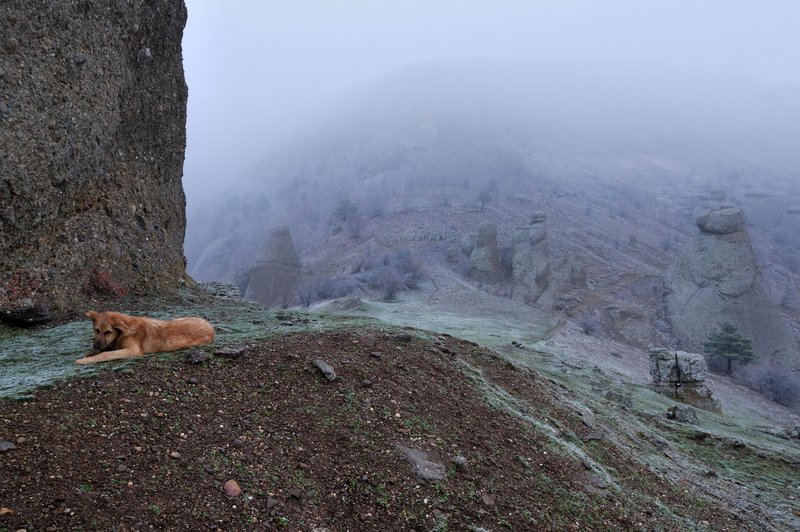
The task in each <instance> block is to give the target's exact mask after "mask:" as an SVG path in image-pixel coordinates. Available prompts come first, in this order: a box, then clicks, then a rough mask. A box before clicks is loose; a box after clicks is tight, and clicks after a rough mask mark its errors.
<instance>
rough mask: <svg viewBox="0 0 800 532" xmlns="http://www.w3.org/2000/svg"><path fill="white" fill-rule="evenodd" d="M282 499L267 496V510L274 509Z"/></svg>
mask: <svg viewBox="0 0 800 532" xmlns="http://www.w3.org/2000/svg"><path fill="white" fill-rule="evenodd" d="M279 502H280V501H279V500H278V499H276V498H274V497H267V510H272V509H273V508H275V507H276V506H278V503H279Z"/></svg>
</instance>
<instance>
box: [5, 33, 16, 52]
mask: <svg viewBox="0 0 800 532" xmlns="http://www.w3.org/2000/svg"><path fill="white" fill-rule="evenodd" d="M17 48H19V41H18V40H16V39H15V38H14V37H9V38H8V39H6V53H8V54H15V53H17Z"/></svg>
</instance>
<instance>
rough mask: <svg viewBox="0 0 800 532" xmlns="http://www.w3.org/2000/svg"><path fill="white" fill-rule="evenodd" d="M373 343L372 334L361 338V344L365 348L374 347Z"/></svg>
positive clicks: (373, 336)
mask: <svg viewBox="0 0 800 532" xmlns="http://www.w3.org/2000/svg"><path fill="white" fill-rule="evenodd" d="M375 341H376V340H375V335H374V334H368V335H366V336H364V337H363V338H361V343H362V344H363V345H365V346H367V347H372V346H374V345H375Z"/></svg>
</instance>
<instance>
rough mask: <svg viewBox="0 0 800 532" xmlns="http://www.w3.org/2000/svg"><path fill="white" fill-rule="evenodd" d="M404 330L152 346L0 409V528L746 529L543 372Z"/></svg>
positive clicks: (740, 515) (737, 515)
mask: <svg viewBox="0 0 800 532" xmlns="http://www.w3.org/2000/svg"><path fill="white" fill-rule="evenodd" d="M418 334H419V333H417V332H414V331H408V330H403V329H391V330H381V329H373V330H365V329H353V330H340V331H333V332H325V333H316V334H314V333H305V332H304V333H295V334H288V335H285V336H281V335H276V336H274V337H272V338H270V339H267V340H263V341H260V342H259V343H257V344H254V345H249V346H247V347H246V349H245V350H244V353H243V354H241V356H238V357H236V358H221V357H213V358H211V359H210V360H208V361H207V362H204V363H200V364H193V363H190V362H189V361H188V360H184V359H183V358H181V357H179V356H175V355H164V356H150V357H146V358H144V359H142V360H141V361H138V362H137V363H135V364H133V365H128V366H124V369H122V370H121V371H110V370H108V369H105V370H104V371H101V373H99V374H97V375H93V376H90V377H87V378H84V379H78V380H72V381H66V382H61V383H59V384H58V385H56V386H55V387H53V388H52V389H49V390H41V391H39V392H37V393H36V395H35V397H34V398H33V399H32V400H31V401H28V402H10V401H5V402H3V403H2V412H3V413H2V424H0V440H8V441H11V443H13V444H14V445H13V446H14V447H15V448H12V449H9V450H7V451H5V452H4V453H3V456H2V460H0V477H2V478H3V479H4V480H3V482H2V483H0V506H2V507H4V508H5V510H6V511H5V512H4V513H3V514H0V528H7V529H11V530H16V529H19V528H26V529H35V530H39V529H43V530H64V529H73V530H74V529H94V530H98V529H106V530H108V529H146V528H166V529H175V530H177V529H186V530H201V529H205V528H209V529H228V530H230V529H239V530H243V529H259V530H264V529H266V530H273V529H279V528H284V529H289V530H312V529H314V528H323V529H325V528H327V529H330V530H386V529H390V530H401V529H409V530H410V529H416V530H434V529H437V530H443V529H445V528H447V529H452V530H469V529H472V530H478V529H481V528H483V529H490V530H502V529H511V530H533V529H542V528H548V529H560V530H563V529H567V528H573V529H633V528H642V527H647V528H656V529H676V528H683V527H685V526H687V524H688V525H692V526H693V527H697V526H708V524H709V523H713V525H712V526H713V527H715V528H718V529H741V528H743V527H745V528H746V527H748V526H755V525H754V524H755V521H752V522H751V521H748V519H754V518H753V517H751V516H750V515H749V514H748V513H747V512H735V511H733V509H728V508H727V507H726V506H725V505H723V504H718V503H717V502H718V501H714V500H713V499H710V498H708V497H706V496H705V495H701V494H698V493H692V492H690V491H688V490H686V489H685V486H684V485H682V484H681V483H675V484H672V483H670V482H667V481H665V480H664V479H662V478H660V477H659V476H657V475H656V474H655V473H654V472H652V471H650V470H648V469H647V468H645V467H643V466H642V465H640V464H639V463H637V462H635V461H634V459H633V458H632V457H631V455H630V453H627V452H622V451H621V449H620V448H618V447H616V444H615V443H612V442H611V441H609V440H606V441H603V439H602V436H601V437H597V436H596V433H597V430H598V429H597V428H594V429H592V428H591V424H590V423H589V422H588V420H587V419H586V418H585V417H582V416H584V413H583V412H581V411H579V410H578V409H576V408H575V407H574V404H575V397H574V396H573V395H572V394H571V393H570V392H567V391H565V390H564V389H562V388H560V387H559V386H557V385H556V384H554V383H553V382H551V381H550V380H548V379H545V378H543V377H541V376H539V375H538V374H536V373H534V372H532V371H529V370H524V369H520V368H516V367H514V366H513V365H511V364H510V363H509V362H507V361H506V360H504V359H501V358H500V357H499V356H498V355H495V354H493V353H489V352H486V351H485V350H482V349H481V348H480V347H478V346H477V345H476V344H472V343H469V342H465V341H462V340H457V339H454V338H452V337H448V336H446V335H443V336H433V337H429V338H421V337H419V336H418ZM200 358H201V359H202V357H200ZM317 360H321V361H324V362H325V363H326V364H328V365H330V366H331V367H332V369H333V370H334V371H335V373H336V378H335V380H332V381H331V380H328V379H326V378H325V376H324V375H323V374H322V373H321V372H320V370H319V369H318V368H317V367H315V365H314V362H315V361H317ZM193 361H194V362H197V357H193ZM490 390H495V391H494V392H491V393H490ZM499 390H503V391H502V392H501V391H499ZM492 397H494V398H495V400H492ZM497 401H500V402H501V403H504V404H507V405H509V404H510V405H513V408H500V407H498V405H499V403H498V402H497ZM551 425H552V426H557V427H559V429H558V430H559V431H560V433H561V434H564V435H571V436H565V438H566V439H567V440H569V441H573V443H570V444H569V445H568V446H566V447H565V446H562V445H560V444H557V443H555V442H556V440H555V439H554V435H553V434H554V433H553V432H552V431H551V430H550V429H547V430H544V429H542V427H544V426H551ZM569 449H573V451H569ZM743 520H744V521H743Z"/></svg>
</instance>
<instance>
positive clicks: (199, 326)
mask: <svg viewBox="0 0 800 532" xmlns="http://www.w3.org/2000/svg"><path fill="white" fill-rule="evenodd" d="M86 316H88V317H89V318H91V320H92V325H93V326H94V344H93V345H92V347H94V351H93V352H90V353H88V354H87V355H86V356H85V357H84V358H79V359H78V360H76V361H75V363H76V364H93V363H95V362H105V361H107V360H121V359H125V358H133V357H138V356H142V355H144V354H147V353H163V352H165V351H175V350H176V349H183V348H184V347H192V346H195V345H203V344H207V343H209V342H213V341H214V328H213V327H212V326H211V324H210V323H208V322H207V321H206V320H204V319H203V318H178V319H175V320H169V321H162V320H155V319H152V318H141V317H138V316H128V315H127V314H122V313H120V312H99V313H98V312H95V311H93V310H90V311H89V312H87V313H86Z"/></svg>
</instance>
